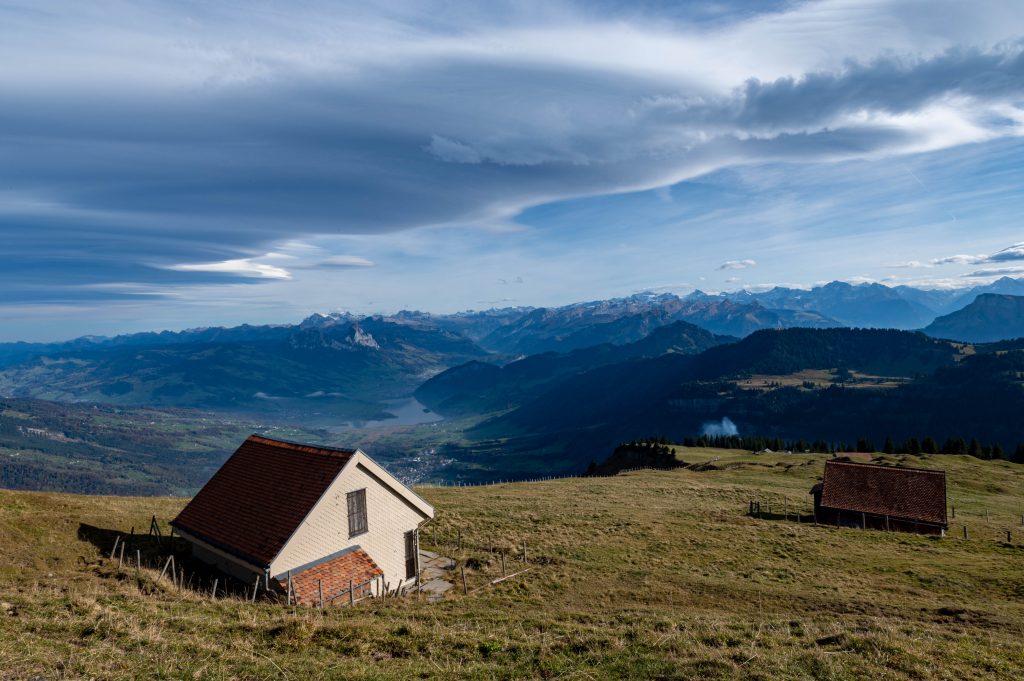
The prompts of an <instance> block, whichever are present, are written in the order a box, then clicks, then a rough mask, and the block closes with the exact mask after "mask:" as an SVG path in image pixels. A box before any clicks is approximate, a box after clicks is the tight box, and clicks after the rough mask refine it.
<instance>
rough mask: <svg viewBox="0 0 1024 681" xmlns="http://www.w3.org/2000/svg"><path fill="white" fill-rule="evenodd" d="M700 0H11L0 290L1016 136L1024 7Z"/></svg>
mask: <svg viewBox="0 0 1024 681" xmlns="http://www.w3.org/2000/svg"><path fill="white" fill-rule="evenodd" d="M715 5H716V6H721V7H724V8H725V10H722V11H721V12H720V13H716V14H715V19H714V21H713V23H712V24H710V25H709V24H703V23H700V21H701V19H700V17H699V16H698V14H699V13H697V12H696V10H686V11H684V10H682V9H677V10H670V9H669V8H667V7H666V5H665V4H664V3H650V4H645V5H644V6H643V8H641V9H637V8H635V7H633V6H630V7H623V6H619V5H616V4H614V3H599V4H597V5H588V4H582V3H573V2H558V3H518V2H509V3H504V2H496V3H487V4H486V6H481V7H478V8H475V9H472V10H468V9H463V10H462V11H459V12H452V11H451V10H450V8H448V7H446V6H445V5H443V4H439V3H438V4H435V3H432V2H426V3H412V2H406V1H403V0H396V1H395V2H389V3H386V6H379V5H374V4H372V3H370V4H366V3H362V4H360V3H352V4H350V5H346V4H344V3H337V4H335V3H308V4H307V3H304V4H302V5H301V6H300V7H297V8H296V7H293V6H292V5H291V4H286V3H284V2H281V1H279V0H266V1H265V2H261V3H258V4H256V5H252V6H245V7H241V6H240V5H236V4H232V3H228V4H216V3H215V4H207V5H200V4H196V3H178V2H171V1H170V0H153V1H152V2H147V3H144V4H142V5H139V4H136V3H130V2H127V1H126V0H124V1H121V0H113V2H112V3H109V4H106V5H105V6H104V8H103V9H99V8H97V7H95V6H93V5H90V4H89V3H79V2H70V0H64V1H63V2H61V1H60V0H57V1H56V2H54V3H50V4H49V6H48V10H47V11H46V12H41V11H39V10H38V8H37V7H36V3H32V2H28V1H19V0H14V1H13V2H7V3H3V4H2V5H0V88H2V92H3V93H4V104H5V106H4V107H3V111H2V112H0V125H2V126H3V130H4V134H3V136H0V157H3V158H4V159H5V162H4V164H3V165H2V166H0V187H3V188H4V190H3V191H4V196H3V197H2V200H0V239H2V240H3V243H4V249H3V254H2V255H0V265H2V266H3V267H0V291H4V292H5V295H6V296H12V297H13V296H17V297H18V300H19V301H20V302H23V303H25V304H26V305H27V304H32V303H34V302H38V301H39V300H42V299H44V298H45V297H46V296H48V295H51V294H52V292H49V290H48V289H45V288H44V287H45V286H48V285H51V284H52V282H53V281H54V280H55V279H58V280H59V282H60V284H61V285H63V286H65V287H66V289H68V290H71V289H74V288H75V287H79V286H81V285H85V284H92V283H102V282H119V281H131V282H138V283H139V284H152V285H160V286H164V287H166V288H173V287H178V286H192V285H197V284H200V283H206V284H210V285H231V282H235V283H237V280H238V279H245V280H247V281H249V282H250V283H252V282H262V284H263V285H266V286H273V285H274V282H275V281H285V280H287V277H288V276H289V275H290V273H291V272H292V271H295V270H297V269H300V268H301V269H304V270H305V269H307V268H306V265H305V264H304V263H307V262H315V259H314V258H312V257H307V256H306V255H301V254H298V253H296V252H293V251H289V250H287V249H281V248H280V247H279V246H278V245H279V244H281V243H282V242H286V241H289V240H312V239H316V238H318V237H322V236H324V235H330V236H337V235H352V236H373V235H384V234H393V233H396V232H402V231H407V230H417V229H421V230H422V229H436V228H451V227H474V228H481V227H488V226H494V225H507V224H509V223H510V222H513V221H515V220H517V219H521V216H522V215H523V214H524V211H529V210H530V209H533V208H535V207H538V206H546V205H550V204H552V203H554V202H558V201H563V200H569V199H582V198H589V197H604V196H609V195H622V194H625V193H628V192H633V191H638V190H649V189H655V188H664V187H671V186H673V185H677V186H678V183H680V182H683V181H685V180H689V179H693V178H697V177H702V176H707V175H708V174H709V173H714V172H716V171H722V170H723V169H728V168H741V167H752V166H756V165H763V164H771V163H785V164H792V165H797V166H798V165H804V164H815V163H820V162H829V163H831V162H836V161H848V160H863V159H868V160H872V159H879V158H885V157H888V156H896V155H904V154H910V153H917V152H921V151H927V150H935V149H946V148H950V147H952V146H955V145H961V144H964V143H968V142H981V141H985V140H993V139H1010V138H1013V137H1015V136H1019V135H1021V133H1022V131H1024V114H1022V112H1021V108H1020V102H1021V101H1022V99H1021V98H1022V96H1024V78H1022V69H1024V56H1022V45H1021V43H1020V42H1019V37H1020V36H1021V35H1024V16H1022V15H1021V13H1020V12H1019V7H1018V6H1017V3H1015V2H994V1H993V2H979V3H970V4H968V3H962V2H959V1H958V0H948V1H945V0H935V1H934V2H921V1H917V0H909V1H908V2H903V3H889V2H875V3H849V2H844V1H839V0H836V1H825V2H817V3H771V4H769V5H768V6H767V9H765V10H762V9H760V7H758V8H755V9H751V8H750V7H749V6H742V7H739V8H738V9H737V11H735V12H734V13H729V12H728V8H730V7H732V8H734V9H736V8H737V6H736V5H733V4H732V3H728V2H726V3H715ZM922 16H924V17H928V20H927V21H922V20H921V17H922ZM723 54H728V55H729V59H728V60H725V59H722V58H721V55H723ZM660 195H661V196H662V197H663V198H664V196H665V195H670V196H671V198H672V199H673V202H674V203H675V204H680V205H685V203H686V201H687V200H689V195H688V192H685V191H672V192H671V193H670V194H667V193H666V192H662V193H661V194H660ZM666 205H672V204H669V203H667V202H666ZM636 222H637V223H639V222H642V218H641V219H640V220H638V221H636ZM566 229H567V231H579V232H586V231H587V230H589V229H591V228H590V226H589V221H586V220H581V221H580V222H579V223H576V224H573V225H569V226H567V228H566ZM491 243H492V244H497V243H498V241H497V240H496V239H495V240H492V242H491ZM492 247H497V246H492ZM264 252H269V253H268V255H267V256H263V257H262V258H256V259H254V258H252V257H251V254H252V253H264ZM360 252H363V253H367V254H369V255H372V256H373V257H372V262H374V263H378V262H379V263H381V266H380V267H378V270H377V271H379V272H383V271H385V270H386V267H385V265H386V263H384V261H382V260H381V259H380V258H378V257H376V255H375V254H373V253H372V252H371V251H369V250H367V251H360ZM474 255H479V253H477V254H469V255H468V256H467V257H473V256H474ZM281 256H288V257H281ZM353 257H355V256H353ZM406 257H407V256H405V255H404V254H400V255H399V256H397V257H396V261H398V262H401V263H403V264H407V263H408V260H405V259H403V258H406ZM716 257H722V256H716ZM291 258H297V260H293V259H291ZM762 260H763V259H762ZM712 262H714V261H712ZM741 262H742V261H741ZM332 266H334V267H339V266H340V267H360V266H362V267H366V265H359V264H356V263H355V262H354V261H349V262H344V263H337V264H334V265H330V264H325V267H332ZM763 267H765V266H764V265H763V266H762V268H763ZM759 269H761V268H759ZM304 274H305V273H304ZM368 274H369V273H368ZM382 276H383V275H382ZM426 276H427V277H428V278H429V276H430V275H429V274H427V275H426ZM492 276H493V275H492ZM673 276H675V275H673ZM529 278H530V281H531V283H532V282H534V281H535V278H534V277H533V275H532V274H531V275H529ZM16 287H17V291H16V292H15V288H16ZM249 288H252V287H251V286H250V287H249ZM86 291H89V289H86ZM96 293H97V295H99V294H100V292H98V291H97V292H96ZM68 295H71V294H68ZM246 295H255V294H251V293H249V292H248V291H247V292H246ZM279 295H285V294H284V293H280V292H279ZM33 296H36V297H35V298H34V297H33ZM46 299H49V298H46Z"/></svg>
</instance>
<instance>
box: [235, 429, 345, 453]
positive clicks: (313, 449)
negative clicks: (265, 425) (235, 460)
mask: <svg viewBox="0 0 1024 681" xmlns="http://www.w3.org/2000/svg"><path fill="white" fill-rule="evenodd" d="M246 441H247V442H259V443H261V444H265V445H270V446H272V447H280V448H281V449H290V450H293V451H297V452H305V453H306V454H318V455H321V456H335V455H337V454H344V455H345V456H352V455H353V454H355V453H356V451H357V449H356V448H354V447H330V446H327V445H311V444H305V443H302V442H292V441H291V440H280V439H277V438H272V437H267V436H266V435H259V434H257V433H253V434H252V435H250V436H249V437H248V438H246Z"/></svg>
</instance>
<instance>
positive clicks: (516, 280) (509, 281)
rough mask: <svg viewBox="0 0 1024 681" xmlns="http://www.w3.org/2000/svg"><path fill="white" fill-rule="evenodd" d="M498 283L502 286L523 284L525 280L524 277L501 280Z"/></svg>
mask: <svg viewBox="0 0 1024 681" xmlns="http://www.w3.org/2000/svg"><path fill="white" fill-rule="evenodd" d="M498 283H499V284H502V285H507V284H522V283H523V278H522V277H513V278H512V279H499V280H498Z"/></svg>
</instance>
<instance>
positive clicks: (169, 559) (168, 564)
mask: <svg viewBox="0 0 1024 681" xmlns="http://www.w3.org/2000/svg"><path fill="white" fill-rule="evenodd" d="M173 558H174V556H167V562H165V563H164V569H163V570H161V571H160V576H159V577H157V578H156V581H158V582H159V581H160V580H161V579H163V578H164V574H166V572H167V568H169V567H170V566H171V560H172V559H173Z"/></svg>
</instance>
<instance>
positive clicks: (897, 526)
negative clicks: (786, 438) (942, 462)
mask: <svg viewBox="0 0 1024 681" xmlns="http://www.w3.org/2000/svg"><path fill="white" fill-rule="evenodd" d="M811 494H813V495H814V515H815V518H816V520H817V521H818V522H821V523H826V524H835V525H844V526H848V527H864V528H867V527H872V528H875V529H883V530H901V531H905V532H920V533H924V534H939V535H945V533H946V530H947V529H948V528H949V524H948V522H947V520H946V472H945V471H935V470H928V469H924V468H902V467H896V466H881V465H879V464H872V463H854V462H851V461H826V462H825V476H824V478H823V479H822V481H821V482H820V483H818V484H817V485H815V486H814V487H812V488H811Z"/></svg>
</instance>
